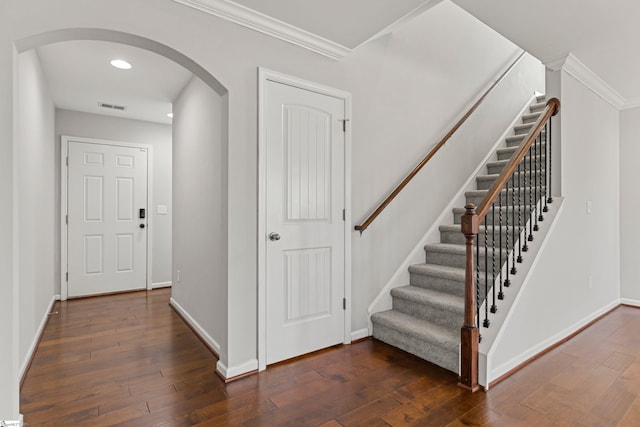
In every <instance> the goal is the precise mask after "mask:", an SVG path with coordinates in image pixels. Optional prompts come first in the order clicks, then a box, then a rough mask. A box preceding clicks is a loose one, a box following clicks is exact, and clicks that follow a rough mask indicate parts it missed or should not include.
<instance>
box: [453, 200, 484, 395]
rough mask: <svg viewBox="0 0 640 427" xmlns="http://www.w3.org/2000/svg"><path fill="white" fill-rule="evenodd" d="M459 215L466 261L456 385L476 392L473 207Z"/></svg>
mask: <svg viewBox="0 0 640 427" xmlns="http://www.w3.org/2000/svg"><path fill="white" fill-rule="evenodd" d="M465 209H466V212H465V214H464V215H463V216H462V234H464V237H465V240H466V254H467V262H466V264H465V276H464V288H465V289H464V325H463V326H462V329H461V330H460V338H461V339H460V356H461V357H460V381H459V383H458V385H459V386H460V387H463V388H466V389H468V390H471V391H472V392H475V391H478V390H479V389H480V386H479V385H478V328H477V327H476V318H475V315H476V287H475V283H474V265H475V263H474V260H473V249H474V241H475V239H476V236H477V234H478V230H479V228H480V227H479V220H478V215H477V214H476V207H475V206H474V205H472V204H469V205H467V206H465Z"/></svg>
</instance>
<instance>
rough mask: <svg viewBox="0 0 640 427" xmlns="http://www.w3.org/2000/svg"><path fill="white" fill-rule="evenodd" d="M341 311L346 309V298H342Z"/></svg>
mask: <svg viewBox="0 0 640 427" xmlns="http://www.w3.org/2000/svg"><path fill="white" fill-rule="evenodd" d="M342 309H343V310H346V309H347V299H346V298H342Z"/></svg>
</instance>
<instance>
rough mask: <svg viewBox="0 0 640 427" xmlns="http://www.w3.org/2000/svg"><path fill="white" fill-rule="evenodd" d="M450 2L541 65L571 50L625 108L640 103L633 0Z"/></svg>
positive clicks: (639, 33)
mask: <svg viewBox="0 0 640 427" xmlns="http://www.w3.org/2000/svg"><path fill="white" fill-rule="evenodd" d="M453 1H454V2H455V3H456V4H458V5H459V6H461V7H463V8H464V9H466V10H467V11H468V12H470V13H471V14H472V15H474V16H476V17H477V18H478V19H480V20H481V21H483V22H485V23H486V24H488V25H489V26H490V27H492V28H493V29H495V30H496V31H498V32H500V33H501V34H503V35H504V36H505V37H507V38H508V39H510V40H511V41H513V42H514V43H516V44H518V45H519V46H521V47H522V48H523V49H525V50H527V51H528V52H530V53H531V54H533V55H535V56H536V57H537V58H538V59H540V60H541V61H542V62H543V63H554V62H557V61H558V60H559V59H562V58H563V57H566V56H567V54H569V53H570V54H572V55H573V56H574V57H575V58H577V59H578V61H579V62H581V63H582V64H584V65H585V66H586V67H587V68H589V69H590V70H591V71H592V72H593V73H595V74H596V75H597V76H598V77H599V78H600V79H602V80H603V81H604V83H605V84H606V85H608V86H609V88H610V89H612V90H613V91H614V92H616V93H617V94H618V95H620V96H621V98H622V99H623V103H624V106H632V105H635V104H638V102H640V24H639V23H638V19H640V2H638V1H637V0H607V1H593V0H562V1H558V0H518V1H513V0H483V1H478V0H453Z"/></svg>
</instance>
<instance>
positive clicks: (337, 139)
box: [259, 69, 350, 369]
mask: <svg viewBox="0 0 640 427" xmlns="http://www.w3.org/2000/svg"><path fill="white" fill-rule="evenodd" d="M260 83H261V107H262V108H261V113H260V117H261V142H260V169H261V170H260V181H261V185H260V200H261V204H260V205H261V208H262V209H261V212H259V215H260V224H259V240H260V242H259V270H260V273H261V274H260V276H261V279H262V280H259V282H260V283H259V319H260V325H259V326H260V327H259V368H260V369H264V368H265V367H266V365H267V364H270V363H275V362H278V361H281V360H285V359H288V358H291V357H295V356H298V355H301V354H305V353H308V352H311V351H315V350H318V349H321V348H325V347H328V346H331V345H335V344H338V343H343V342H350V335H349V329H350V304H345V305H343V304H344V302H345V301H346V302H347V303H350V301H349V300H350V298H349V296H350V283H349V278H350V269H349V266H348V264H349V263H348V260H349V254H350V245H349V244H348V241H349V237H350V234H349V229H350V227H349V226H348V225H347V224H350V221H349V220H347V217H346V215H345V214H346V212H348V209H347V207H348V199H349V194H348V185H347V183H348V181H349V180H348V175H349V174H348V168H347V166H346V165H347V164H348V157H349V155H348V154H349V150H348V147H347V142H348V138H347V132H346V127H345V126H344V120H345V119H347V114H348V112H349V97H348V94H345V93H343V92H340V91H336V90H333V89H330V88H324V87H320V86H317V85H314V84H311V83H307V82H301V81H299V80H293V81H292V79H291V78H290V77H287V76H283V75H280V74H277V73H273V72H268V71H266V70H262V69H261V80H260ZM343 210H345V212H343ZM343 299H344V300H343Z"/></svg>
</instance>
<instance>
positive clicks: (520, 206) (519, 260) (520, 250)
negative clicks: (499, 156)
mask: <svg viewBox="0 0 640 427" xmlns="http://www.w3.org/2000/svg"><path fill="white" fill-rule="evenodd" d="M521 178H522V162H520V163H518V262H522V241H523V240H522V179H521ZM514 242H515V240H514Z"/></svg>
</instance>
